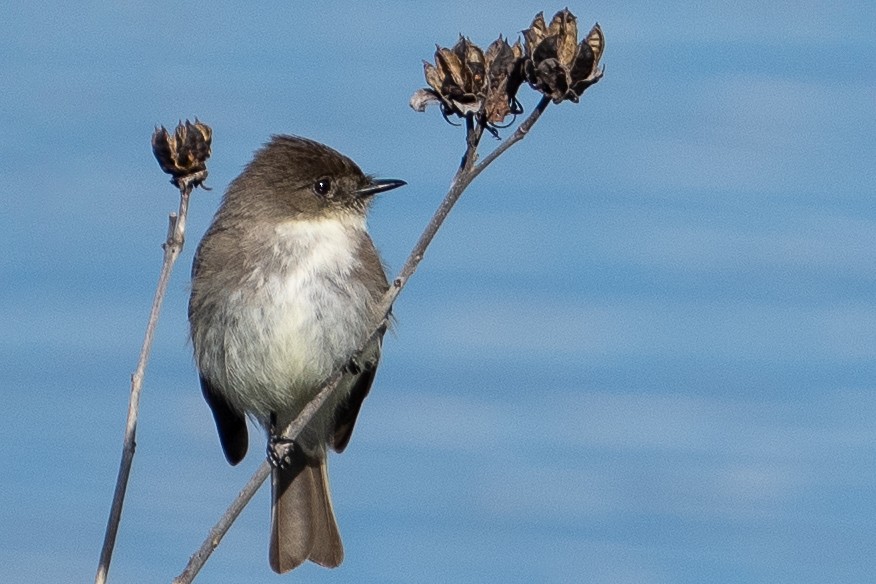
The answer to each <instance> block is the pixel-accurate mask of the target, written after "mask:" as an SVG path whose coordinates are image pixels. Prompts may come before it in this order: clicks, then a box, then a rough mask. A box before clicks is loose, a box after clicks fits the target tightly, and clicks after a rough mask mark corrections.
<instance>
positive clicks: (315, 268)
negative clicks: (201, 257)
mask: <svg viewBox="0 0 876 584" xmlns="http://www.w3.org/2000/svg"><path fill="white" fill-rule="evenodd" d="M364 229H365V225H364V218H363V219H361V220H358V218H355V219H354V218H350V219H349V220H346V221H340V220H319V221H290V222H287V223H283V224H281V225H279V226H277V227H276V228H275V229H274V233H273V237H271V245H268V246H266V247H265V248H264V249H265V252H264V253H268V254H271V258H270V261H259V262H254V264H257V266H258V267H254V268H253V269H252V271H251V272H250V273H249V275H248V277H247V279H246V280H245V282H243V285H242V287H241V289H240V290H238V291H236V292H232V293H230V294H229V295H228V296H227V301H226V302H225V306H224V310H223V312H224V315H223V317H222V318H221V319H218V320H217V322H223V323H224V325H223V326H224V355H223V359H222V361H223V363H224V367H223V369H224V374H225V380H224V381H225V382H224V383H223V384H222V385H223V388H224V393H225V394H226V397H227V398H229V400H230V401H232V403H235V404H237V406H238V407H240V408H241V409H244V410H246V411H249V412H251V413H254V414H255V415H256V416H257V417H260V418H262V419H264V418H266V417H267V416H268V414H269V412H271V411H287V412H288V411H297V410H299V409H300V407H302V406H303V404H304V403H306V402H307V401H308V400H309V399H310V398H311V397H312V396H313V394H314V393H315V390H316V389H318V387H317V386H318V384H319V382H320V381H322V380H323V379H325V378H326V377H327V376H328V375H329V374H331V372H332V371H333V369H334V368H335V367H337V366H339V365H340V364H342V362H343V360H344V359H345V358H346V357H347V356H348V355H349V353H350V352H351V351H353V350H355V349H356V347H357V346H358V345H359V344H360V343H361V342H362V341H363V340H364V338H365V335H367V333H368V332H369V331H368V330H367V329H368V327H369V321H370V312H369V310H370V307H369V304H368V302H369V300H370V297H369V293H368V291H367V289H366V288H365V286H364V285H362V284H361V283H359V282H358V281H357V280H355V279H354V278H351V275H352V274H353V271H354V269H355V268H357V267H358V266H359V263H358V259H357V258H356V255H355V252H356V249H357V245H358V239H359V237H361V235H362V231H363V230H364ZM263 259H264V258H263Z"/></svg>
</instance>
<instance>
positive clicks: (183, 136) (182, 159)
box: [152, 118, 213, 186]
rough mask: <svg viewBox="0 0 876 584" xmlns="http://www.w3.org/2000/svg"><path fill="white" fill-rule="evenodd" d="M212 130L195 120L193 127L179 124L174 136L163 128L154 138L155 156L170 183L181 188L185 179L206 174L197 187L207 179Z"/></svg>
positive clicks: (186, 122) (160, 128) (190, 123)
mask: <svg viewBox="0 0 876 584" xmlns="http://www.w3.org/2000/svg"><path fill="white" fill-rule="evenodd" d="M212 141H213V130H212V129H211V128H210V126H208V125H207V124H204V123H202V122H201V121H200V120H198V119H197V118H195V122H194V123H192V122H190V121H188V120H186V121H185V123H183V122H180V123H179V124H177V126H176V129H175V130H174V132H173V134H172V135H171V134H170V132H168V131H167V129H166V128H165V127H164V126H160V127H158V128H156V129H155V132H153V134H152V152H153V154H155V159H156V160H158V165H159V166H160V167H161V170H163V171H164V172H166V173H167V174H169V175H171V177H172V179H171V182H172V183H173V184H174V185H176V186H179V180H180V179H181V178H183V177H186V176H189V175H194V174H197V173H203V175H204V176H203V177H199V178H198V180H197V183H196V184H195V185H194V186H198V185H200V184H201V183H202V182H203V181H204V179H206V178H207V177H206V171H207V159H208V158H210V154H211V144H212Z"/></svg>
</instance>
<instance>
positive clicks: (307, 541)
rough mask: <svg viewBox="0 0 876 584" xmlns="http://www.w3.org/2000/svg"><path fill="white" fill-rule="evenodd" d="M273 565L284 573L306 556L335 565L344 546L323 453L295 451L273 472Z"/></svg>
mask: <svg viewBox="0 0 876 584" xmlns="http://www.w3.org/2000/svg"><path fill="white" fill-rule="evenodd" d="M271 488H272V504H271V547H270V553H269V556H270V563H271V568H272V569H273V570H274V571H275V572H277V573H279V574H282V573H284V572H288V571H289V570H292V569H293V568H295V567H297V566H299V565H300V564H301V563H303V562H304V561H305V560H310V561H312V562H316V563H317V564H320V565H322V566H325V567H328V568H334V567H337V566H339V565H340V564H341V561H342V560H343V559H344V548H343V545H342V544H341V536H340V533H339V532H338V524H337V522H336V521H335V514H334V510H333V509H332V502H331V493H330V492H329V486H328V469H327V467H326V460H325V458H323V457H320V458H310V457H307V456H306V455H305V454H304V453H302V452H300V451H299V452H296V453H294V454H293V460H292V464H290V465H288V466H287V467H284V468H282V469H274V470H273V472H272V474H271Z"/></svg>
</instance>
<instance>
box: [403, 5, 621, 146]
mask: <svg viewBox="0 0 876 584" xmlns="http://www.w3.org/2000/svg"><path fill="white" fill-rule="evenodd" d="M522 33H523V38H524V44H523V45H522V46H521V44H520V41H519V40H518V41H516V42H515V43H514V44H513V45H510V44H508V41H507V40H505V39H504V38H503V37H502V36H501V35H500V36H499V38H498V39H496V40H495V41H493V43H492V44H490V46H489V47H488V48H487V50H486V52H485V51H483V50H482V49H481V48H480V47H478V46H477V45H475V44H474V43H472V42H471V41H470V40H469V39H468V38H466V37H463V36H460V39H459V41H458V42H457V43H456V45H454V46H453V48H450V49H448V48H443V47H440V46H439V47H437V50H436V51H435V64H434V65H433V64H431V63H429V62H425V61H424V63H423V69H424V73H425V77H426V83H427V84H428V87H425V88H423V89H420V90H418V91H417V92H415V93H414V95H413V97H411V107H412V108H414V109H415V110H416V111H420V112H421V111H424V110H425V109H426V107H427V106H428V105H430V104H433V103H437V104H438V105H439V106H440V108H441V113H442V114H443V115H444V117H445V118H449V117H450V116H458V117H461V118H466V117H469V116H472V117H473V118H474V119H475V120H477V121H478V122H479V123H480V124H481V125H483V126H485V127H488V128H490V129H495V128H498V127H502V126H501V125H500V124H502V123H503V122H504V120H505V118H506V117H507V116H508V115H509V114H510V115H517V114H520V113H522V112H523V108H522V106H521V105H520V102H519V101H518V100H517V90H518V89H519V88H520V86H521V85H522V84H523V82H524V81H526V82H527V83H528V84H529V85H530V86H531V87H532V88H533V89H535V90H536V91H539V92H540V93H542V94H544V95H545V96H546V97H548V98H550V99H551V100H552V101H553V102H554V103H561V102H563V101H571V102H575V103H577V102H578V98H579V97H580V96H581V94H582V93H584V90H585V89H587V88H588V87H590V86H591V85H593V84H594V83H596V82H597V81H599V79H600V78H601V77H602V73H603V70H602V69H601V68H600V67H599V60H600V58H601V57H602V53H603V49H604V47H605V37H604V36H603V34H602V29H600V28H599V24H596V25H594V26H593V28H592V29H591V30H590V32H589V33H588V34H587V36H586V37H585V38H584V39H583V40H582V41H581V42H580V43H579V42H578V24H577V19H576V18H575V15H574V14H572V13H571V12H570V11H569V9H568V8H567V9H564V10H561V11H559V12H557V13H556V14H555V15H554V17H553V19H552V20H551V23H550V24H549V25H548V24H546V23H545V19H544V14H543V13H541V12H539V13H538V14H537V15H536V16H535V19H533V21H532V24H531V25H530V27H529V28H528V29H526V30H524V31H522Z"/></svg>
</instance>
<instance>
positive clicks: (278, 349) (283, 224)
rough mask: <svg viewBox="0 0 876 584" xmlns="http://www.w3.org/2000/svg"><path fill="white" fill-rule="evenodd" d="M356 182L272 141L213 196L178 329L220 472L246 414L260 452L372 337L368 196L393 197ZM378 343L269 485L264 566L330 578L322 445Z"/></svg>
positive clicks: (379, 286) (380, 286) (236, 445)
mask: <svg viewBox="0 0 876 584" xmlns="http://www.w3.org/2000/svg"><path fill="white" fill-rule="evenodd" d="M404 184H405V183H404V181H400V180H377V179H374V178H372V177H370V176H367V175H365V174H364V173H363V172H362V171H361V170H360V169H359V167H358V166H356V164H355V163H354V162H353V161H352V160H350V159H349V158H347V157H346V156H343V155H342V154H340V153H338V152H336V151H335V150H332V149H331V148H328V147H327V146H324V145H322V144H319V143H317V142H314V141H312V140H307V139H304V138H298V137H294V136H274V137H273V138H272V139H271V141H270V142H268V143H267V144H266V145H265V146H264V147H262V148H261V149H260V150H259V151H257V152H256V154H255V157H254V158H253V160H252V162H250V163H249V165H248V166H247V167H246V168H245V169H244V171H243V173H241V175H240V176H238V177H237V178H236V179H234V181H233V182H232V183H231V185H230V186H229V187H228V191H227V192H226V193H225V197H224V199H223V200H222V204H221V206H220V207H219V210H218V211H217V212H216V215H215V217H214V218H213V223H212V225H210V228H209V229H208V230H207V233H206V234H205V235H204V238H203V239H202V240H201V243H200V245H199V246H198V250H197V253H196V254H195V261H194V266H193V267H192V294H191V298H190V299H189V323H190V325H191V337H192V344H193V345H194V353H195V362H196V364H197V367H198V372H199V374H200V380H201V390H202V391H203V394H204V398H205V399H206V400H207V403H208V404H209V406H210V409H211V410H212V411H213V418H214V419H215V421H216V429H217V430H218V432H219V441H220V443H221V444H222V449H223V451H224V452H225V458H227V459H228V462H230V463H231V464H237V463H238V462H240V461H241V460H242V459H243V457H244V455H245V454H246V449H247V429H246V420H245V415H249V416H251V417H252V418H254V419H255V420H256V421H258V422H259V423H260V424H261V425H262V426H263V427H264V428H265V429H266V430H267V432H268V439H269V449H270V447H271V446H270V445H271V444H274V443H276V442H277V441H278V440H279V439H280V438H279V437H278V436H277V432H282V430H283V429H284V428H285V427H286V426H287V425H288V424H289V422H291V421H292V420H293V419H294V418H295V417H296V416H297V415H298V413H299V412H300V411H301V409H302V408H303V407H304V405H305V404H306V403H307V402H308V401H310V400H311V399H312V398H313V396H314V395H316V393H317V392H318V390H319V389H320V387H319V385H320V382H321V381H323V380H324V379H325V378H326V377H328V376H329V375H330V374H331V373H332V372H333V371H334V370H335V369H337V368H339V367H343V366H345V365H346V360H347V358H348V356H349V355H350V354H351V353H352V352H353V351H354V350H355V349H356V348H357V347H359V345H361V344H362V343H363V342H364V341H365V340H366V339H367V337H368V336H369V335H370V334H371V332H372V331H371V330H370V329H371V327H372V326H373V323H374V321H375V316H376V315H375V307H377V305H378V304H379V303H380V300H381V298H382V297H383V294H384V293H385V292H386V290H387V289H388V287H389V285H388V283H387V280H386V274H385V272H384V269H383V265H382V263H381V261H380V257H379V256H378V254H377V250H376V249H375V247H374V243H373V242H372V241H371V238H370V237H369V236H368V232H367V231H366V226H365V216H366V212H367V210H368V207H369V204H370V203H371V201H372V199H373V197H374V195H376V194H378V193H381V192H383V191H388V190H390V189H394V188H396V187H400V186H402V185H404ZM381 340H382V332H381V335H380V337H379V338H378V339H377V340H375V341H374V342H373V343H371V345H370V346H368V347H367V348H366V349H365V351H364V352H363V354H362V358H361V359H360V360H359V361H361V362H358V361H357V363H355V364H354V365H353V366H348V367H347V369H346V372H345V373H344V377H343V380H342V381H341V383H340V384H339V385H338V387H337V388H336V391H335V392H334V394H333V395H332V397H331V398H330V399H329V400H328V401H327V402H326V403H325V404H324V405H323V406H322V408H321V409H320V410H319V412H318V413H317V414H316V415H315V416H314V417H313V419H312V420H311V421H310V423H309V424H308V425H307V427H306V428H305V429H304V431H303V432H301V434H300V435H299V436H298V438H297V439H296V440H295V443H294V447H293V449H292V451H291V454H290V456H289V457H288V458H287V459H286V460H285V461H284V462H285V464H279V465H278V464H275V465H274V470H273V472H272V476H271V492H272V504H271V524H272V525H271V544H270V552H269V557H270V563H271V568H273V569H274V570H275V571H276V572H279V573H283V572H286V571H288V570H291V569H293V568H295V567H296V566H298V565H299V564H301V563H302V562H304V560H311V561H313V562H316V563H317V564H321V565H323V566H327V567H335V566H338V565H339V564H340V563H341V561H342V560H343V556H344V550H343V546H342V544H341V538H340V535H339V533H338V526H337V523H336V521H335V516H334V512H333V510H332V502H331V496H330V494H329V486H328V474H327V469H326V454H327V447H331V448H332V449H334V450H335V451H337V452H341V451H343V450H344V448H345V447H346V446H347V443H348V442H349V440H350V434H351V433H352V431H353V425H354V424H355V423H356V417H357V415H358V414H359V409H360V408H361V406H362V400H364V399H365V396H366V395H368V390H369V389H370V388H371V383H372V381H373V380H374V373H375V370H376V367H377V361H378V359H379V358H380V345H381Z"/></svg>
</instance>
